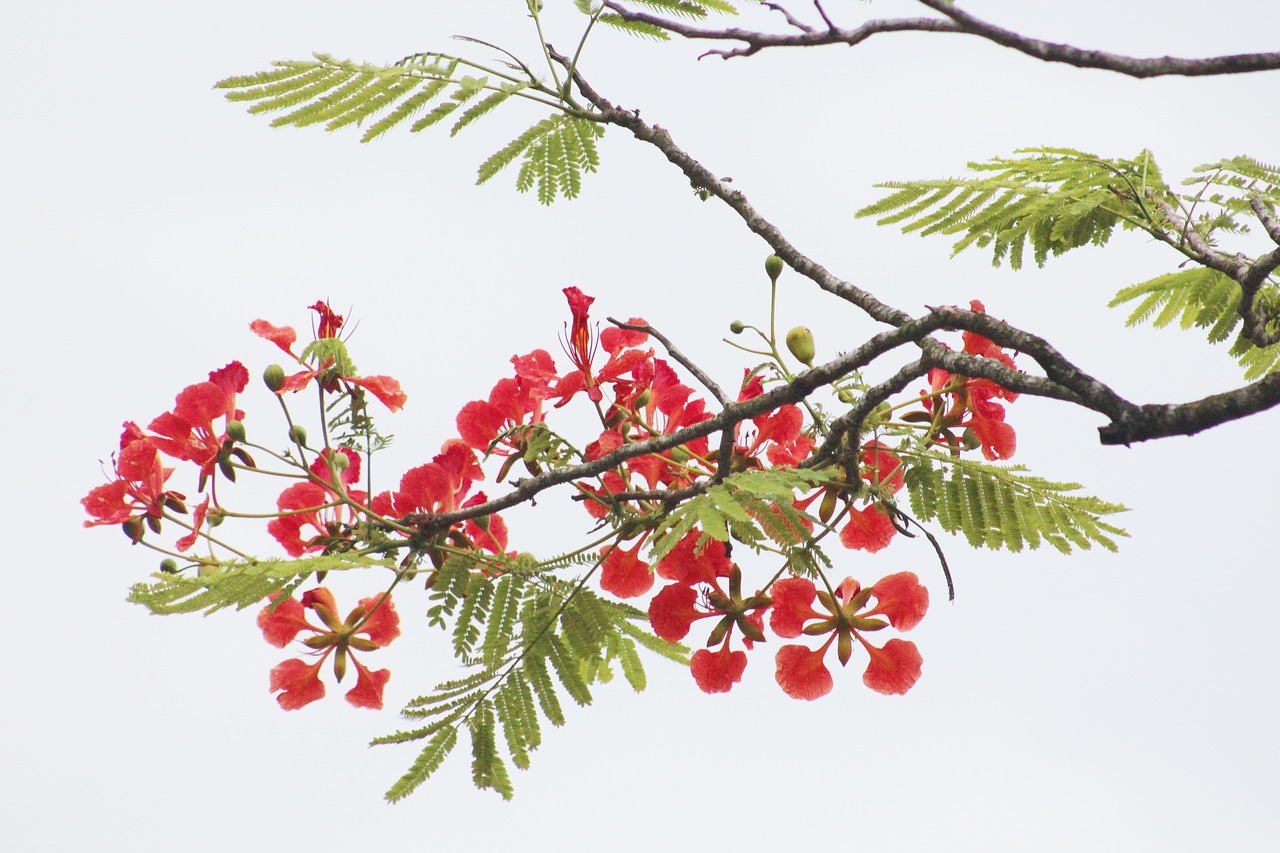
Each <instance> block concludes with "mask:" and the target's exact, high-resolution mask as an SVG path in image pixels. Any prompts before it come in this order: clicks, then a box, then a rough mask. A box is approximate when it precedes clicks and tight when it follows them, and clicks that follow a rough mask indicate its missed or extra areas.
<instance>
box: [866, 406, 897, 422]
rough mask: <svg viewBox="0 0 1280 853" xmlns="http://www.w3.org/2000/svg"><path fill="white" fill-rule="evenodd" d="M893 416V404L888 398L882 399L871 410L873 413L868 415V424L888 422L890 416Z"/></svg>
mask: <svg viewBox="0 0 1280 853" xmlns="http://www.w3.org/2000/svg"><path fill="white" fill-rule="evenodd" d="M892 416H893V406H891V405H889V401H888V400H882V401H880V403H878V404H877V405H876V407H875V408H874V409H872V410H871V414H870V415H868V416H867V420H866V426H867V427H873V426H876V425H877V424H883V423H887V422H888V421H889V418H890V417H892Z"/></svg>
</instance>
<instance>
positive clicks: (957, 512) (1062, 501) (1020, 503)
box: [903, 453, 1127, 553]
mask: <svg viewBox="0 0 1280 853" xmlns="http://www.w3.org/2000/svg"><path fill="white" fill-rule="evenodd" d="M903 458H904V462H905V463H906V472H905V475H906V483H907V491H908V494H909V496H910V500H911V508H912V510H913V512H914V513H915V515H916V517H917V518H919V519H920V520H922V521H927V520H932V519H937V521H938V523H939V525H941V527H942V529H943V530H946V531H947V532H948V533H960V534H963V535H964V537H965V539H966V540H967V541H968V542H969V544H971V545H973V546H974V547H986V548H992V549H1007V550H1010V551H1020V550H1022V548H1023V547H1024V546H1025V547H1029V548H1031V549H1033V550H1034V549H1036V548H1038V547H1039V546H1040V544H1041V542H1049V543H1050V544H1051V545H1053V546H1054V547H1055V548H1057V549H1058V550H1060V551H1062V552H1063V553H1070V551H1071V546H1072V544H1074V545H1075V546H1076V547H1078V548H1081V549H1085V550H1087V549H1089V548H1091V547H1092V546H1093V545H1095V544H1096V545H1101V546H1102V547H1104V548H1106V549H1107V550H1108V551H1114V550H1116V543H1115V539H1114V538H1113V537H1116V536H1126V535H1127V534H1126V533H1125V532H1124V530H1122V529H1121V528H1119V527H1116V526H1114V525H1112V524H1110V523H1108V522H1106V521H1104V520H1103V519H1104V517H1106V516H1109V515H1113V514H1115V513H1119V512H1124V511H1126V508H1125V507H1123V506H1121V505H1119V504H1113V503H1108V502H1106V501H1102V500H1099V499H1098V498H1094V497H1090V496H1087V495H1079V494H1073V492H1077V491H1078V490H1079V489H1080V488H1081V487H1080V485H1079V484H1078V483H1056V482H1052V481H1050V480H1046V479H1044V478H1042V477H1037V476H1035V475H1033V474H1029V473H1027V472H1026V469H1025V468H1024V467H1022V466H1020V465H1009V466H1000V465H992V464H988V463H984V462H977V461H974V460H969V459H957V458H953V457H941V456H935V455H933V454H930V453H923V454H904V456H903Z"/></svg>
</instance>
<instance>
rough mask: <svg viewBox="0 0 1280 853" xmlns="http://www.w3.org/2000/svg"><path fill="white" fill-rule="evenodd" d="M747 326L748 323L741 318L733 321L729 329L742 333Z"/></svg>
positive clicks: (737, 333)
mask: <svg viewBox="0 0 1280 853" xmlns="http://www.w3.org/2000/svg"><path fill="white" fill-rule="evenodd" d="M746 328H747V324H746V323H744V322H742V321H741V320H734V321H733V322H732V323H730V324H729V331H731V332H733V333H734V334H735V335H740V334H742V333H743V331H744V330H745V329H746Z"/></svg>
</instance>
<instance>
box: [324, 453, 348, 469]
mask: <svg viewBox="0 0 1280 853" xmlns="http://www.w3.org/2000/svg"><path fill="white" fill-rule="evenodd" d="M325 461H326V462H328V463H329V470H330V471H332V472H334V473H335V474H341V473H342V472H343V471H345V470H347V467H348V466H349V465H350V464H351V460H350V459H348V458H347V454H345V453H343V452H342V451H341V450H330V451H329V454H328V457H327V458H326V459H325Z"/></svg>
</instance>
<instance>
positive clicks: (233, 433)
mask: <svg viewBox="0 0 1280 853" xmlns="http://www.w3.org/2000/svg"><path fill="white" fill-rule="evenodd" d="M227 437H228V438H230V439H231V440H232V441H244V439H245V432H244V421H227Z"/></svg>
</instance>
